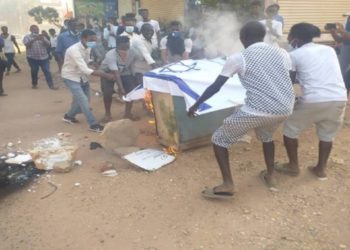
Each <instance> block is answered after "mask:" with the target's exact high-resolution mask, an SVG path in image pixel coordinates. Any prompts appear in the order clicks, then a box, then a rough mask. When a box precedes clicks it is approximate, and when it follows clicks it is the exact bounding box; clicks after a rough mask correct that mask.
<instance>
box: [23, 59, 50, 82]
mask: <svg viewBox="0 0 350 250" xmlns="http://www.w3.org/2000/svg"><path fill="white" fill-rule="evenodd" d="M27 61H28V64H29V66H30V69H31V75H32V85H33V86H37V85H38V72H39V67H40V68H41V70H42V71H43V73H44V75H45V79H46V82H47V85H49V87H50V88H51V87H53V82H52V76H51V72H50V63H49V59H45V60H36V59H32V58H29V57H27Z"/></svg>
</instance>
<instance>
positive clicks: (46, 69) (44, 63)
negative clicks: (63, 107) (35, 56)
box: [40, 59, 54, 89]
mask: <svg viewBox="0 0 350 250" xmlns="http://www.w3.org/2000/svg"><path fill="white" fill-rule="evenodd" d="M40 67H41V70H42V71H43V73H44V75H45V79H46V83H47V85H48V86H49V88H50V89H52V88H53V87H54V86H53V81H52V76H51V72H50V61H49V59H45V60H40Z"/></svg>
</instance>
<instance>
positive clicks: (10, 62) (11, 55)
mask: <svg viewBox="0 0 350 250" xmlns="http://www.w3.org/2000/svg"><path fill="white" fill-rule="evenodd" d="M5 56H6V58H7V72H9V71H10V70H11V66H12V65H13V67H15V68H16V69H19V66H18V64H17V63H16V62H15V53H5Z"/></svg>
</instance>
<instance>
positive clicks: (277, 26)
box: [260, 19, 283, 47]
mask: <svg viewBox="0 0 350 250" xmlns="http://www.w3.org/2000/svg"><path fill="white" fill-rule="evenodd" d="M260 23H262V24H263V25H264V26H265V28H266V35H265V38H264V42H265V43H267V44H269V45H272V46H276V47H279V45H278V41H279V40H280V38H281V37H282V36H283V25H282V23H281V22H278V21H276V20H272V29H273V30H274V31H275V33H277V35H278V36H275V35H273V34H272V32H271V30H270V28H269V27H268V26H267V25H266V19H265V20H261V21H260Z"/></svg>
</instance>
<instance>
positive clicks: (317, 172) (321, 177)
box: [308, 167, 327, 181]
mask: <svg viewBox="0 0 350 250" xmlns="http://www.w3.org/2000/svg"><path fill="white" fill-rule="evenodd" d="M308 169H309V171H310V172H311V173H312V174H313V175H315V176H316V177H317V178H318V179H319V180H322V181H323V180H327V175H326V173H325V172H324V170H323V169H322V170H321V169H319V168H318V167H308Z"/></svg>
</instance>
